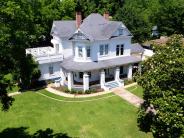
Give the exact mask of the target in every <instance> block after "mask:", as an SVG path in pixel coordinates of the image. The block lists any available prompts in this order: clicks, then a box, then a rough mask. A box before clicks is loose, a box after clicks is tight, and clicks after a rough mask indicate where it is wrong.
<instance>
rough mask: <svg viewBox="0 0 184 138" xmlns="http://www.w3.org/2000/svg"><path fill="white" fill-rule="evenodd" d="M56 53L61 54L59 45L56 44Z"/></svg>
mask: <svg viewBox="0 0 184 138" xmlns="http://www.w3.org/2000/svg"><path fill="white" fill-rule="evenodd" d="M55 48H56V53H59V44H55Z"/></svg>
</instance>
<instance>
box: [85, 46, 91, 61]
mask: <svg viewBox="0 0 184 138" xmlns="http://www.w3.org/2000/svg"><path fill="white" fill-rule="evenodd" d="M88 52H89V53H88ZM88 54H89V55H88ZM86 57H87V58H90V57H91V47H90V46H87V47H86Z"/></svg>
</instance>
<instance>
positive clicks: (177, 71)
mask: <svg viewBox="0 0 184 138" xmlns="http://www.w3.org/2000/svg"><path fill="white" fill-rule="evenodd" d="M181 38H182V36H180V35H174V36H172V38H171V39H170V40H169V42H168V43H167V44H166V45H165V46H157V47H156V48H155V54H154V55H153V57H151V58H149V59H148V60H146V61H145V62H144V63H143V68H142V76H140V77H139V78H138V84H139V85H141V86H142V87H143V89H144V101H145V102H144V103H143V105H142V106H141V108H140V111H139V115H138V123H139V127H140V128H141V129H142V130H144V131H151V132H152V133H153V135H154V136H155V137H157V138H159V137H162V138H165V137H171V138H177V137H182V136H183V134H184V118H183V114H184V110H183V106H184V101H183V99H184V81H183V78H184V44H183V43H182V41H181Z"/></svg>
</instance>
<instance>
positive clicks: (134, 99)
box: [112, 87, 143, 107]
mask: <svg viewBox="0 0 184 138" xmlns="http://www.w3.org/2000/svg"><path fill="white" fill-rule="evenodd" d="M112 91H113V92H114V93H115V94H116V95H118V96H120V97H121V98H123V99H124V100H126V101H128V102H129V103H131V104H133V105H134V106H136V107H139V106H140V105H141V103H143V99H141V98H139V97H138V96H136V95H134V94H132V93H131V92H129V91H127V90H125V89H124V88H123V87H118V88H115V89H113V90H112Z"/></svg>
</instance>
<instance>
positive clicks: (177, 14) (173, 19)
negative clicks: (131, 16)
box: [152, 0, 184, 35]
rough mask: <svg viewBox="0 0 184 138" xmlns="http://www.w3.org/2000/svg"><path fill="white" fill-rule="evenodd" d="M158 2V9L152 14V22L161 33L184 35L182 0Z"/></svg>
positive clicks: (183, 4) (183, 6) (183, 1)
mask: <svg viewBox="0 0 184 138" xmlns="http://www.w3.org/2000/svg"><path fill="white" fill-rule="evenodd" d="M160 4H161V6H160V8H159V10H158V11H156V12H154V13H153V14H152V22H154V23H155V24H156V25H157V26H158V29H159V32H160V33H161V35H172V34H174V33H176V34H183V35H184V0H177V1H175V0H163V1H160Z"/></svg>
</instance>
